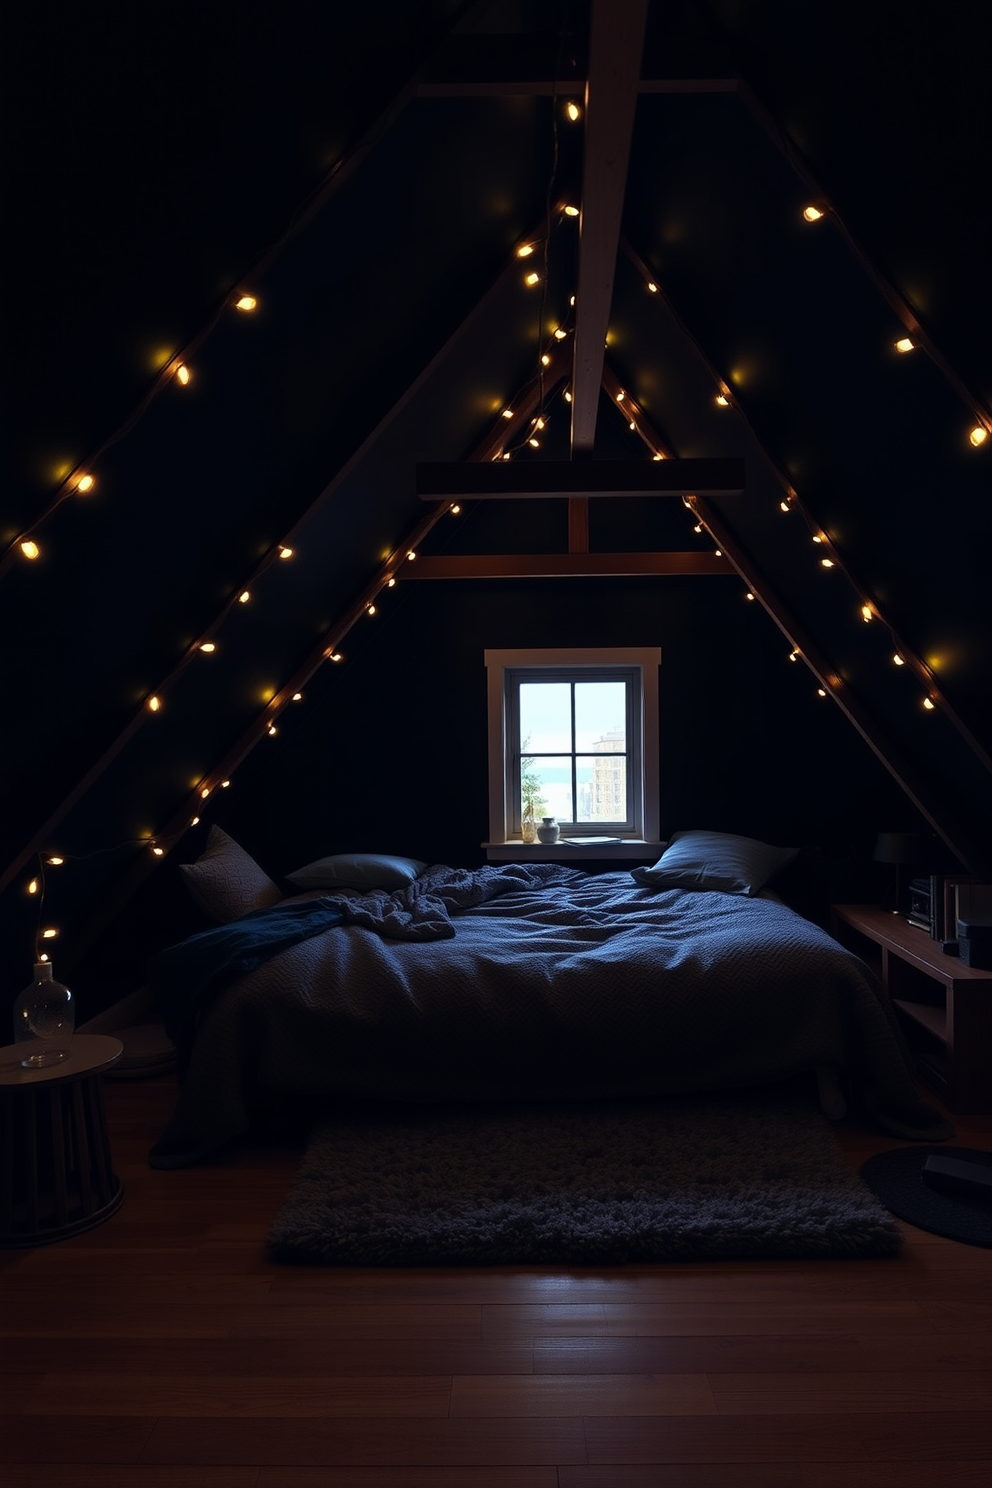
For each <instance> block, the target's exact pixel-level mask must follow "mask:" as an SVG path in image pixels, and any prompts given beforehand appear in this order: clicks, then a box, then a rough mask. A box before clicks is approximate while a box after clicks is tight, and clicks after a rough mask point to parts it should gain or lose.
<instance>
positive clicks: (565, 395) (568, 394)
mask: <svg viewBox="0 0 992 1488" xmlns="http://www.w3.org/2000/svg"><path fill="white" fill-rule="evenodd" d="M562 397H563V398H564V399H565V402H566V403H571V401H572V394H571V391H570V390H569V389H568V388H566V389H565V391H564V393H563V394H562Z"/></svg>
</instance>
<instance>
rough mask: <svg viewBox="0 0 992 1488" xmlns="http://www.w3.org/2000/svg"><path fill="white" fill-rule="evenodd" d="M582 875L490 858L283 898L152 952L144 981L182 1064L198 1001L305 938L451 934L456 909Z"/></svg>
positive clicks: (424, 937) (422, 937) (552, 866)
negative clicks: (398, 883)
mask: <svg viewBox="0 0 992 1488" xmlns="http://www.w3.org/2000/svg"><path fill="white" fill-rule="evenodd" d="M585 876H586V875H585V874H584V873H583V872H582V871H581V870H580V869H576V868H565V867H562V866H561V865H560V864H556V863H503V864H488V865H486V866H485V867H483V868H477V869H469V868H448V867H445V866H444V865H443V864H435V865H434V866H432V867H430V868H427V869H426V870H425V871H424V872H423V873H422V874H421V875H420V877H419V878H417V879H415V880H414V882H413V883H411V884H408V885H407V886H406V887H405V888H402V889H398V890H396V891H394V892H392V893H390V892H388V891H387V890H385V889H373V890H371V891H369V892H365V893H359V892H357V891H345V892H342V893H337V894H328V895H325V896H321V898H319V899H306V900H303V901H300V900H287V901H286V902H285V903H283V904H276V905H273V906H272V907H271V908H270V909H259V910H256V911H255V912H254V913H253V914H247V915H243V916H242V917H241V919H239V920H233V921H232V922H231V923H230V924H227V925H217V926H215V927H214V928H213V929H210V930H201V931H200V932H199V933H198V934H196V935H191V936H189V937H188V939H186V940H184V941H181V942H180V944H179V945H174V946H169V947H167V949H165V950H164V951H160V952H159V953H158V955H156V956H154V957H153V958H152V960H151V961H150V962H149V964H148V980H149V983H150V984H151V987H152V989H153V991H154V992H155V994H156V997H157V1000H158V1004H159V1007H160V1009H161V1011H162V1015H163V1019H164V1022H165V1030H166V1032H167V1033H168V1035H169V1037H170V1039H171V1040H172V1042H173V1043H174V1044H175V1045H176V1048H177V1049H178V1050H179V1055H180V1068H182V1067H183V1065H184V1063H185V1056H186V1055H187V1054H188V1051H189V1045H190V1042H191V1040H192V1035H193V1029H194V1025H195V1014H196V1009H197V1007H198V1005H199V1003H200V1001H201V999H202V998H203V997H204V996H206V995H207V994H208V993H212V992H216V991H218V990H219V989H220V988H221V987H224V986H227V985H229V984H230V983H231V982H234V981H236V980H237V979H238V978H239V977H241V976H244V975H246V973H248V972H249V971H254V970H255V968H256V967H258V966H261V965H262V963H263V962H264V961H268V960H270V959H271V957H273V956H276V955H278V954H279V952H280V951H285V950H288V949H289V947H290V946H294V945H298V944H299V943H300V941H302V940H309V939H310V937H311V936H314V935H321V934H323V932H324V931H325V930H330V929H332V928H333V927H334V926H336V925H342V924H348V925H359V926H361V927H362V928H364V929H366V930H372V931H374V932H375V934H377V935H380V936H383V937H385V938H386V939H389V940H410V941H429V940H449V939H450V938H451V937H452V936H453V935H454V933H455V930H454V926H453V925H452V923H451V915H452V914H453V913H456V912H458V911H459V910H466V909H471V908H473V907H475V906H476V905H479V904H483V903H485V902H486V901H487V900H490V899H494V898H496V897H498V896H499V895H501V894H507V893H510V892H513V891H515V890H520V889H528V890H534V889H538V888H540V887H541V886H542V885H545V884H552V883H554V884H563V883H568V882H570V881H572V880H575V879H581V878H584V877H585Z"/></svg>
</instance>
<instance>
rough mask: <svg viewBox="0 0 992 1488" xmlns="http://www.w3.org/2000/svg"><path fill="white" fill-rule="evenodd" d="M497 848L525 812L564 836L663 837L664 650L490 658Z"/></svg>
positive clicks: (514, 833) (516, 832)
mask: <svg viewBox="0 0 992 1488" xmlns="http://www.w3.org/2000/svg"><path fill="white" fill-rule="evenodd" d="M485 660H486V668H487V672H488V690H489V805H490V840H491V843H492V844H499V843H509V842H512V841H519V839H520V836H521V821H522V818H523V816H524V814H525V809H526V807H527V806H528V805H529V806H530V814H532V815H533V816H534V817H535V818H537V819H540V817H542V816H554V817H556V818H557V820H558V823H559V825H560V826H561V828H562V833H563V836H564V837H565V838H566V839H567V838H583V837H589V838H591V839H593V840H596V841H605V840H606V838H607V837H609V838H611V839H616V840H618V841H619V840H621V839H624V838H626V839H632V840H634V841H649V842H653V841H656V840H657V834H658V814H659V810H658V668H659V665H660V662H661V651H660V650H659V649H658V648H657V647H637V648H633V647H631V648H624V649H618V648H617V649H614V648H610V649H607V648H600V649H591V650H579V649H570V650H553V651H552V650H530V651H526V650H525V651H487V652H486V655H485Z"/></svg>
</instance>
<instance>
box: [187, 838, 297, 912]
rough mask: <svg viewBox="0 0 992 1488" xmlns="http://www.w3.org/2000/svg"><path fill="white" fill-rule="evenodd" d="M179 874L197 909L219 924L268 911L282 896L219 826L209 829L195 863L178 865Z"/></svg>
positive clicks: (277, 888)
mask: <svg viewBox="0 0 992 1488" xmlns="http://www.w3.org/2000/svg"><path fill="white" fill-rule="evenodd" d="M179 871H180V873H181V874H182V876H183V878H184V879H185V881H186V887H187V888H188V889H189V892H190V894H191V895H192V896H193V899H194V901H195V902H196V903H197V904H198V905H199V907H200V909H202V910H203V911H204V913H205V914H208V915H210V917H211V918H212V919H215V920H220V921H222V922H226V921H227V920H237V919H240V917H241V916H242V915H245V914H250V913H251V911H252V910H253V909H267V908H268V906H269V905H270V904H278V902H279V900H280V899H282V897H283V893H282V890H281V889H280V888H279V885H278V884H276V883H273V881H272V879H271V878H269V876H268V874H267V873H264V872H263V871H262V869H261V868H259V866H258V864H257V863H256V862H255V860H254V858H252V857H251V856H250V855H249V854H248V853H246V852H245V850H244V848H243V847H239V846H238V844H237V843H236V842H235V840H234V838H233V837H228V835H227V833H226V832H222V831H221V829H220V827H216V826H214V827H211V828H210V831H209V833H208V835H207V845H206V847H205V848H204V849H203V852H202V853H201V854H200V856H199V857H198V858H197V860H196V862H195V863H181V864H180V866H179Z"/></svg>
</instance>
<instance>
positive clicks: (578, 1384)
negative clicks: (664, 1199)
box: [0, 1078, 992, 1488]
mask: <svg viewBox="0 0 992 1488" xmlns="http://www.w3.org/2000/svg"><path fill="white" fill-rule="evenodd" d="M171 1098H172V1084H171V1081H170V1080H169V1079H168V1078H164V1079H159V1080H157V1081H151V1082H145V1083H124V1082H120V1083H116V1084H109V1085H108V1086H107V1103H108V1110H109V1115H110V1123H111V1130H112V1138H113V1144H114V1155H115V1163H116V1167H117V1170H118V1172H119V1173H120V1175H121V1177H122V1178H123V1180H124V1184H125V1189H126V1198H125V1202H124V1205H123V1207H122V1208H121V1209H120V1210H119V1212H118V1213H117V1214H116V1215H115V1216H114V1217H113V1218H111V1219H110V1220H109V1221H107V1222H106V1223H105V1224H103V1225H101V1226H100V1227H99V1228H97V1229H94V1230H91V1231H90V1232H89V1233H88V1234H85V1235H82V1236H79V1237H77V1238H75V1239H73V1240H70V1241H66V1242H64V1243H62V1244H60V1245H53V1246H46V1247H44V1248H42V1249H38V1250H26V1251H7V1252H0V1284H2V1299H3V1306H2V1335H3V1355H2V1361H0V1368H2V1370H3V1371H4V1373H3V1380H2V1386H3V1392H4V1412H5V1415H4V1423H3V1439H2V1462H3V1463H4V1473H3V1482H4V1484H5V1488H42V1485H45V1488H49V1485H51V1488H172V1485H179V1484H182V1485H183V1488H201V1485H202V1488H207V1485H209V1488H318V1485H319V1488H346V1485H347V1488H749V1485H752V1484H753V1485H761V1488H827V1485H830V1488H834V1485H838V1484H840V1485H843V1488H869V1485H870V1488H889V1485H892V1488H895V1485H898V1488H960V1485H964V1484H968V1485H978V1484H981V1485H982V1488H986V1485H987V1484H988V1483H990V1482H992V1250H983V1249H978V1248H975V1247H971V1246H965V1245H958V1244H954V1243H953V1242H951V1241H946V1240H940V1239H937V1238H936V1237H934V1236H931V1235H927V1234H925V1233H924V1232H922V1231H918V1230H914V1229H913V1228H912V1227H910V1226H904V1228H905V1231H906V1235H907V1245H906V1249H905V1254H904V1255H903V1256H902V1257H901V1258H899V1259H897V1260H883V1261H821V1262H813V1263H810V1262H799V1261H796V1262H775V1263H771V1262H769V1263H763V1262H743V1263H710V1264H705V1265H659V1266H636V1267H634V1266H632V1267H622V1268H619V1267H618V1268H616V1269H601V1268H597V1269H594V1270H576V1271H561V1270H555V1269H550V1268H543V1267H537V1268H534V1269H529V1268H524V1267H508V1268H504V1269H495V1268H494V1269H481V1270H467V1269H452V1270H428V1269H424V1270H410V1271H389V1270H352V1269H341V1270H337V1269H323V1268H315V1269H306V1268H293V1267H287V1266H276V1265H271V1264H269V1263H268V1262H267V1261H266V1260H265V1258H264V1240H265V1235H266V1231H267V1228H268V1224H269V1222H270V1220H271V1218H272V1216H273V1214H274V1213H275V1210H276V1208H277V1207H278V1204H279V1202H280V1200H281V1198H282V1195H283V1193H284V1192H285V1189H286V1187H287V1184H288V1182H289V1180H290V1177H291V1175H292V1172H293V1170H294V1168H295V1165H296V1163H297V1160H298V1156H299V1153H298V1151H297V1150H294V1149H293V1148H292V1147H289V1146H284V1147H282V1148H280V1147H269V1148H257V1149H251V1150H248V1149H246V1150H244V1151H241V1152H239V1153H237V1154H236V1155H235V1156H233V1157H232V1158H230V1159H229V1160H227V1161H225V1162H224V1163H223V1164H217V1165H214V1166H211V1167H201V1168H197V1169H193V1170H189V1171H185V1172H178V1173H161V1172H153V1171H152V1170H151V1169H150V1168H149V1167H148V1166H147V1162H146V1154H147V1150H148V1148H149V1146H150V1145H151V1143H152V1141H153V1140H154V1139H155V1138H156V1137H157V1135H158V1133H159V1131H160V1129H161V1127H162V1125H163V1124H164V1121H165V1118H166V1116H167V1114H168V1112H169V1110H170V1109H171ZM958 1127H959V1135H958V1139H957V1140H958V1141H959V1142H960V1143H961V1144H962V1145H965V1146H982V1147H988V1146H989V1145H990V1144H992V1118H983V1117H978V1118H960V1119H959V1122H958ZM839 1136H840V1139H841V1140H842V1142H843V1145H844V1147H845V1148H846V1149H847V1151H848V1152H849V1153H850V1156H851V1159H852V1161H853V1162H854V1163H856V1164H857V1163H859V1162H860V1161H861V1160H862V1159H863V1158H864V1156H866V1155H867V1154H868V1153H869V1152H870V1151H874V1150H878V1149H879V1148H881V1147H886V1146H891V1145H892V1143H891V1142H889V1141H887V1140H886V1139H884V1138H878V1137H877V1136H875V1135H874V1134H872V1133H870V1132H867V1131H864V1130H862V1129H860V1128H858V1127H856V1126H853V1125H851V1126H849V1127H846V1128H842V1129H840V1131H839Z"/></svg>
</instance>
